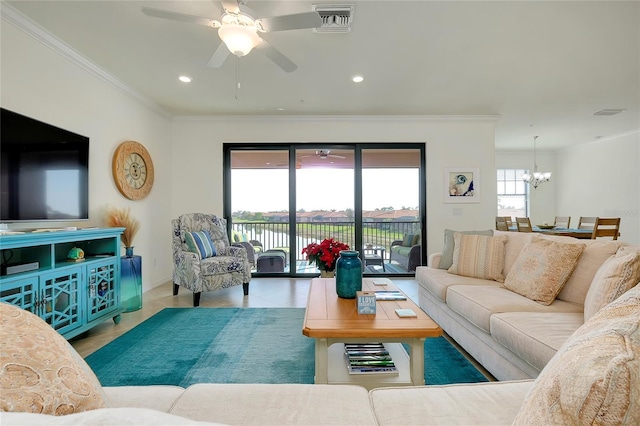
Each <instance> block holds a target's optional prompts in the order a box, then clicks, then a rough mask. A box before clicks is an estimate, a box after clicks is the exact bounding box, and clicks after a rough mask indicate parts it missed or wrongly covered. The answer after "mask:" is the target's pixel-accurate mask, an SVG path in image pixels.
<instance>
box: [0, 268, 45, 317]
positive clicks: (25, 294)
mask: <svg viewBox="0 0 640 426" xmlns="http://www.w3.org/2000/svg"><path fill="white" fill-rule="evenodd" d="M0 301H1V302H5V303H10V304H12V305H16V306H19V307H21V308H22V309H25V310H27V311H29V312H32V313H34V314H36V315H38V314H39V310H38V308H39V306H40V299H39V298H38V276H37V275H36V276H31V277H23V278H17V279H6V280H4V279H3V280H2V285H1V286H0Z"/></svg>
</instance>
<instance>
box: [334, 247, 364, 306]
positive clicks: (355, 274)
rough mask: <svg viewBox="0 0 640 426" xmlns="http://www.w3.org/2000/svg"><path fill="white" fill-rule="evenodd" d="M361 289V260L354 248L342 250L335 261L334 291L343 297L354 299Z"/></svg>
mask: <svg viewBox="0 0 640 426" xmlns="http://www.w3.org/2000/svg"><path fill="white" fill-rule="evenodd" d="M360 290H362V262H361V261H360V258H359V257H358V252H357V251H355V250H342V251H341V252H340V257H339V258H338V261H337V262H336V293H338V297H342V298H343V299H355V297H356V291H360Z"/></svg>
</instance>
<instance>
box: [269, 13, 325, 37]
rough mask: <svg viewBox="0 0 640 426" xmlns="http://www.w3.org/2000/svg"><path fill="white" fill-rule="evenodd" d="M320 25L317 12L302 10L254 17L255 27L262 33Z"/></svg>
mask: <svg viewBox="0 0 640 426" xmlns="http://www.w3.org/2000/svg"><path fill="white" fill-rule="evenodd" d="M320 25H322V18H320V14H318V12H304V13H296V14H293V15H281V16H273V17H271V18H260V19H256V27H258V31H261V32H263V33H269V32H273V31H286V30H302V29H305V28H318V27H319V26H320Z"/></svg>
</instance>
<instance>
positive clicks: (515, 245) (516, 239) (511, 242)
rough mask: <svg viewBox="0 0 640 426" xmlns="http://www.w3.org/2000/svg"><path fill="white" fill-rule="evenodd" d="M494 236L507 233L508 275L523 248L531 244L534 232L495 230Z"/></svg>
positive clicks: (506, 262) (505, 262) (506, 258)
mask: <svg viewBox="0 0 640 426" xmlns="http://www.w3.org/2000/svg"><path fill="white" fill-rule="evenodd" d="M493 235H494V236H499V235H505V236H506V237H507V242H506V243H505V245H504V272H503V274H504V276H505V277H506V276H507V274H508V273H509V271H511V267H512V266H513V264H514V263H515V261H516V259H518V256H520V252H521V251H522V248H523V247H524V246H525V245H526V244H529V241H531V238H532V237H533V236H534V235H535V234H534V233H532V232H511V231H493Z"/></svg>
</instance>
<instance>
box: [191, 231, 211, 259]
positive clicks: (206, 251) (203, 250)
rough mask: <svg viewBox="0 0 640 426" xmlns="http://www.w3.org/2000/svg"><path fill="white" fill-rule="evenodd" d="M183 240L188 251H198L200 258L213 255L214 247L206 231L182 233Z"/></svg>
mask: <svg viewBox="0 0 640 426" xmlns="http://www.w3.org/2000/svg"><path fill="white" fill-rule="evenodd" d="M184 241H185V243H187V247H189V251H190V252H193V253H198V254H199V255H200V257H201V258H202V259H206V258H208V257H213V256H215V255H216V254H217V253H216V247H215V246H214V245H213V242H212V241H211V236H210V235H209V233H208V232H207V231H196V232H187V233H185V234H184Z"/></svg>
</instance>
